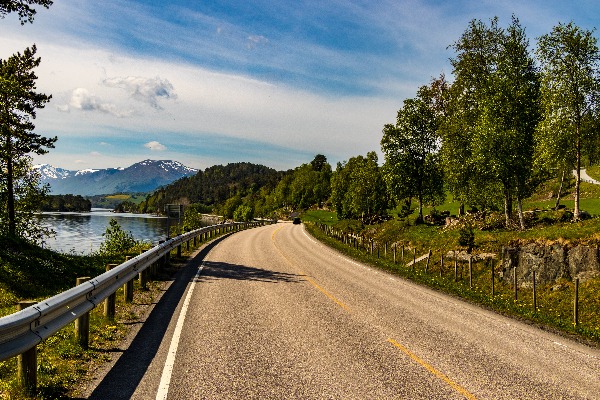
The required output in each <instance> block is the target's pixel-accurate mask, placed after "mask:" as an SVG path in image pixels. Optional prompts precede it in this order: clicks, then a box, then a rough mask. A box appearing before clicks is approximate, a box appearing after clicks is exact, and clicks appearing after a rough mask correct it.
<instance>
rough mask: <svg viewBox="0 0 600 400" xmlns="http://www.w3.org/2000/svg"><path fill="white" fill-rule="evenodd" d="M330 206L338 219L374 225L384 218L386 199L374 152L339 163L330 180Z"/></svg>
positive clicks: (387, 198) (386, 205) (387, 202)
mask: <svg viewBox="0 0 600 400" xmlns="http://www.w3.org/2000/svg"><path fill="white" fill-rule="evenodd" d="M331 203H332V204H333V206H334V207H335V209H336V211H337V215H338V217H339V218H341V219H360V220H361V221H363V222H365V223H373V222H376V221H378V220H379V218H381V217H382V216H385V215H387V209H388V206H389V197H388V195H387V192H386V187H385V182H384V181H383V176H382V172H381V168H380V167H379V165H378V163H377V154H376V153H375V152H369V153H367V156H366V157H363V156H357V157H352V158H350V159H349V160H348V162H347V163H345V164H341V163H340V164H338V166H337V168H336V171H335V172H334V174H333V176H332V178H331Z"/></svg>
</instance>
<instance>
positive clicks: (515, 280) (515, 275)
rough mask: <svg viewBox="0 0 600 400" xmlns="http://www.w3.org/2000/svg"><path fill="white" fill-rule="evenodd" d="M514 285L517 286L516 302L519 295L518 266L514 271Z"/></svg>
mask: <svg viewBox="0 0 600 400" xmlns="http://www.w3.org/2000/svg"><path fill="white" fill-rule="evenodd" d="M513 281H514V282H513V284H514V285H515V301H516V300H517V297H518V295H519V288H518V286H517V266H516V265H515V269H513Z"/></svg>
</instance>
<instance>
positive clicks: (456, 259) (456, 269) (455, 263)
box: [454, 250, 458, 282]
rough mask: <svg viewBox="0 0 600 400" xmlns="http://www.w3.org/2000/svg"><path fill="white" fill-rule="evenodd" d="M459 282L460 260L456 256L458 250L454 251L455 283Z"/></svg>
mask: <svg viewBox="0 0 600 400" xmlns="http://www.w3.org/2000/svg"><path fill="white" fill-rule="evenodd" d="M456 281H458V258H457V256H456V250H454V282H456Z"/></svg>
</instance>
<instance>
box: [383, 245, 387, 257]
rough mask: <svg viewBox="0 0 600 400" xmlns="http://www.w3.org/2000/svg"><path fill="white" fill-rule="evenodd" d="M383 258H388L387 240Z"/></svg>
mask: <svg viewBox="0 0 600 400" xmlns="http://www.w3.org/2000/svg"><path fill="white" fill-rule="evenodd" d="M383 258H385V259H387V242H385V244H384V245H383Z"/></svg>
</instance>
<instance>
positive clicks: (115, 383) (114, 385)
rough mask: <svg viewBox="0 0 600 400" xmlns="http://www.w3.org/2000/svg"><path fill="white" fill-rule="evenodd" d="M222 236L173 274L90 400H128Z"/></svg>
mask: <svg viewBox="0 0 600 400" xmlns="http://www.w3.org/2000/svg"><path fill="white" fill-rule="evenodd" d="M227 236H228V235H226V236H223V237H221V238H219V239H217V240H214V241H213V242H211V243H210V244H208V245H207V246H206V247H205V248H204V249H202V250H201V251H200V253H198V255H197V256H196V257H195V258H194V259H193V260H191V261H190V262H189V263H188V264H187V265H186V267H185V268H182V269H181V270H180V271H179V272H178V273H177V274H176V275H175V280H174V282H173V284H172V285H171V286H170V287H169V289H168V290H167V291H166V292H165V293H164V294H163V296H162V298H161V299H160V301H159V302H158V303H157V304H156V307H155V308H154V310H152V312H151V313H150V315H149V316H148V318H147V320H146V321H145V322H144V324H143V325H142V327H141V328H140V331H139V332H138V333H137V335H136V337H135V339H133V341H132V342H131V344H130V345H129V347H128V348H127V349H126V350H125V351H124V352H123V354H122V355H121V357H120V358H119V359H118V360H117V362H116V363H115V365H114V366H113V368H112V369H111V370H110V371H109V372H108V374H106V376H105V377H104V379H103V380H102V381H101V382H100V383H99V384H98V386H97V387H96V389H95V390H94V391H93V392H92V394H91V395H90V397H89V398H90V399H102V400H105V399H129V398H131V396H132V395H133V393H134V392H135V390H136V388H137V386H138V385H139V383H140V381H141V380H142V378H143V377H144V374H145V373H146V371H147V369H148V366H149V365H150V363H151V362H152V360H153V359H154V357H155V356H156V353H157V351H158V348H159V346H160V343H161V341H162V339H163V336H164V334H165V332H166V330H167V327H168V326H169V321H170V320H171V317H172V316H173V313H174V312H175V309H176V308H177V304H178V303H179V301H180V300H181V298H182V297H183V295H184V293H185V290H186V288H187V285H188V283H189V282H190V281H192V280H193V279H194V276H195V275H196V272H197V271H198V267H199V266H200V264H201V263H202V260H203V258H204V257H205V256H206V255H207V254H208V252H209V251H210V250H211V249H212V248H213V247H214V246H215V245H216V244H217V243H218V242H219V241H221V240H222V239H224V238H225V237H227Z"/></svg>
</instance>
